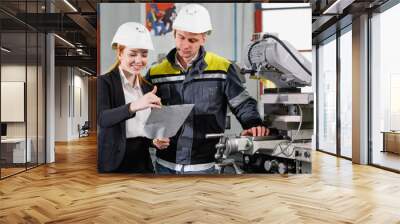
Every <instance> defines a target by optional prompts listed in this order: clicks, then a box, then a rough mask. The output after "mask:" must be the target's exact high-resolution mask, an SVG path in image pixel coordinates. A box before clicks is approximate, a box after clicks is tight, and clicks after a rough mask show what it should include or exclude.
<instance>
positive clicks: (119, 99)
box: [97, 67, 152, 172]
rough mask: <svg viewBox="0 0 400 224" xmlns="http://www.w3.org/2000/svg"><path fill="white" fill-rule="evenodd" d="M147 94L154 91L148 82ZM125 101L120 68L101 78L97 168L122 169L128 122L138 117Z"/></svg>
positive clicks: (144, 91) (145, 86) (98, 94)
mask: <svg viewBox="0 0 400 224" xmlns="http://www.w3.org/2000/svg"><path fill="white" fill-rule="evenodd" d="M141 87H142V91H143V94H145V93H147V92H149V91H151V90H152V87H151V86H150V85H148V84H146V83H144V84H143V85H142V86H141ZM135 115H136V114H130V112H129V103H128V104H127V103H126V102H125V96H124V91H123V88H122V81H121V76H120V72H119V68H118V67H117V68H115V69H113V70H112V71H111V72H109V73H107V74H104V75H101V76H99V77H98V78H97V119H98V126H99V127H98V129H97V130H98V133H97V147H98V150H97V169H98V171H99V172H112V171H115V170H116V169H118V167H119V166H120V164H121V162H122V160H123V158H124V156H125V149H126V127H125V126H126V125H125V121H126V120H127V119H129V118H132V117H134V116H135ZM149 141H150V140H149Z"/></svg>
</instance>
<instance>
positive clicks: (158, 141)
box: [153, 138, 169, 150]
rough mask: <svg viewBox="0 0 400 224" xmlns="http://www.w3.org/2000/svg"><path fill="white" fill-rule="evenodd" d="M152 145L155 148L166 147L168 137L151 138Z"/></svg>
mask: <svg viewBox="0 0 400 224" xmlns="http://www.w3.org/2000/svg"><path fill="white" fill-rule="evenodd" d="M153 145H154V146H155V147H156V148H157V149H161V150H162V149H166V148H167V147H168V146H169V138H156V139H153Z"/></svg>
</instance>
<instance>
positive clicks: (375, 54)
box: [370, 4, 400, 170]
mask: <svg viewBox="0 0 400 224" xmlns="http://www.w3.org/2000/svg"><path fill="white" fill-rule="evenodd" d="M398 21H400V4H397V5H395V6H394V7H392V8H390V9H388V10H387V11H384V12H383V13H381V14H376V15H374V16H373V17H372V19H371V24H372V37H371V40H372V49H371V51H372V54H371V57H372V77H371V91H372V97H371V102H370V103H371V109H372V111H371V116H372V117H371V118H372V119H371V120H372V125H371V128H372V130H371V133H372V163H373V164H377V165H381V166H384V167H388V168H392V169H396V170H400V156H399V153H400V134H399V133H398V131H399V130H400V103H399V102H400V101H399V99H398V98H399V95H400V63H399V60H398V58H399V57H398V53H399V52H400V45H399V40H400V33H399V32H398V31H397V30H396V29H395V28H394V27H398V24H397V22H398Z"/></svg>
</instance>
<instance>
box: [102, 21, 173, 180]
mask: <svg viewBox="0 0 400 224" xmlns="http://www.w3.org/2000/svg"><path fill="white" fill-rule="evenodd" d="M111 47H112V48H113V49H114V50H116V63H115V64H114V65H113V66H112V68H111V70H110V71H109V72H108V73H107V74H104V75H101V76H100V77H99V78H98V79H97V116H98V125H99V131H98V141H97V142H98V158H97V159H98V162H97V168H98V171H99V172H129V173H153V172H154V169H153V165H152V161H151V158H150V154H149V146H150V144H151V140H150V139H147V138H145V137H144V120H145V119H146V118H147V116H149V113H150V108H154V107H155V108H159V107H160V98H159V97H157V96H156V95H155V93H156V91H157V87H154V88H153V86H152V85H151V84H149V83H147V82H146V81H145V80H144V79H143V78H142V76H141V74H140V73H141V70H142V69H143V68H144V67H145V66H146V64H147V55H148V51H149V50H153V43H152V41H151V37H150V33H149V31H148V30H147V29H146V27H144V26H143V25H142V24H139V23H135V22H128V23H124V24H122V25H121V26H120V27H119V28H118V30H117V32H116V33H115V35H114V38H113V40H112V43H111ZM164 140H165V141H163V142H157V143H158V144H155V146H156V147H157V148H160V149H162V148H166V146H168V142H169V140H168V139H164Z"/></svg>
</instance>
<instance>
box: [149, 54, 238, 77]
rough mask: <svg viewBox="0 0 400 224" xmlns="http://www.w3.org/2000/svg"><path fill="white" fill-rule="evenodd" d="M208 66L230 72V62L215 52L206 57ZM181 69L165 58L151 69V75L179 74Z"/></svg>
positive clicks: (214, 69) (211, 69)
mask: <svg viewBox="0 0 400 224" xmlns="http://www.w3.org/2000/svg"><path fill="white" fill-rule="evenodd" d="M204 60H205V62H206V63H207V67H206V69H205V71H208V72H210V71H223V72H228V68H229V66H230V64H231V63H230V62H229V61H228V60H227V59H225V58H223V57H221V56H219V55H216V54H214V53H211V52H207V53H206V55H205V57H204ZM179 74H181V71H180V70H179V69H178V68H174V67H173V66H172V65H171V63H170V62H169V61H168V60H167V59H164V60H163V61H162V62H161V63H160V64H157V65H155V66H153V67H151V69H150V76H161V75H179Z"/></svg>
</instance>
